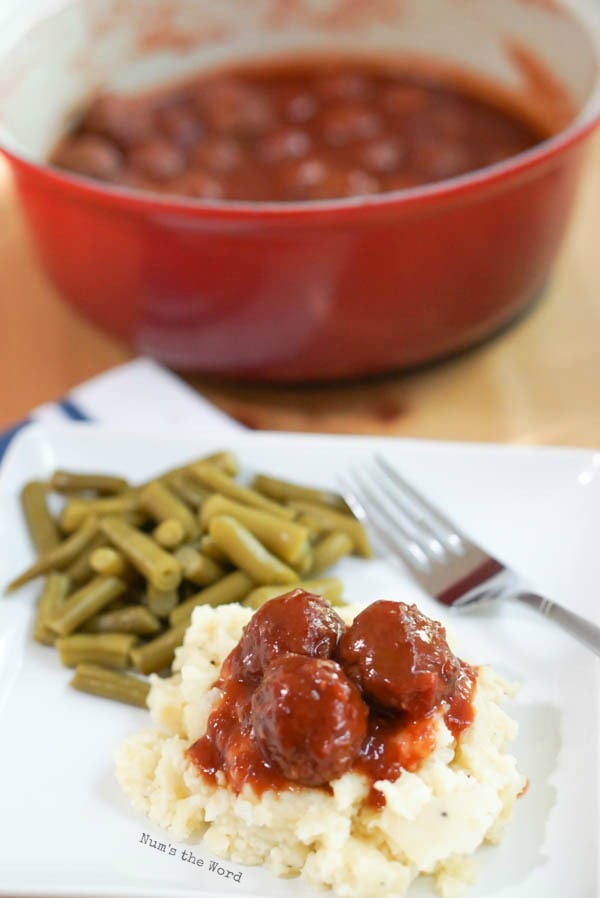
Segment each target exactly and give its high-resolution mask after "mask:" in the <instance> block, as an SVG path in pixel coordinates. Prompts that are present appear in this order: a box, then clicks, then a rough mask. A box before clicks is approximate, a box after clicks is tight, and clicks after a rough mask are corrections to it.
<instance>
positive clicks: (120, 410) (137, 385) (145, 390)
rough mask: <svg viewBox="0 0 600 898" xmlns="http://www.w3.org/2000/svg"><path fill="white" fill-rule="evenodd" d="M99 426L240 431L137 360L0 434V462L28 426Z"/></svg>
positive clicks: (155, 367)
mask: <svg viewBox="0 0 600 898" xmlns="http://www.w3.org/2000/svg"><path fill="white" fill-rule="evenodd" d="M65 420H71V421H99V422H102V423H103V424H109V425H113V426H115V427H119V428H126V429H128V430H135V429H138V430H144V429H146V428H148V429H150V428H152V429H154V428H160V427H163V426H164V427H169V428H172V429H173V430H178V431H183V430H203V429H206V428H210V429H211V430H212V431H215V430H222V431H223V432H224V433H232V432H234V431H239V430H243V429H244V428H243V426H242V425H241V424H238V422H237V421H234V420H233V419H232V418H230V417H229V416H228V415H226V414H225V413H224V412H222V411H220V409H218V408H216V407H215V406H214V405H213V404H212V403H210V402H208V400H207V399H205V398H204V397H203V396H202V395H201V394H200V393H197V392H196V391H195V390H193V389H192V388H191V387H189V386H188V385H187V384H186V383H184V382H183V381H182V380H180V379H179V378H178V377H177V376H176V375H175V374H172V373H171V372H170V371H167V369H166V368H163V367H162V366H161V365H159V364H158V363H157V362H153V361H152V360H151V359H146V358H138V359H134V361H132V362H127V363H126V364H124V365H119V366H118V367H117V368H111V369H110V370H109V371H105V372H104V373H103V374H99V375H98V376H97V377H93V378H92V379H91V380H88V381H86V382H85V383H83V384H80V385H79V386H77V387H75V388H74V389H73V390H71V391H70V392H69V393H68V395H67V396H65V397H63V398H62V399H58V400H57V401H56V402H48V403H45V404H44V405H41V406H39V407H38V408H35V409H33V411H32V412H31V413H30V414H29V415H28V417H27V418H25V419H24V420H23V421H20V422H19V423H18V424H15V425H14V426H13V427H11V428H10V429H9V430H6V431H4V433H0V459H1V458H2V456H3V454H4V452H5V451H6V449H7V448H8V445H9V443H10V441H11V440H12V438H13V437H14V436H15V434H16V433H18V432H19V430H21V429H22V428H23V427H26V426H27V425H28V424H30V423H31V422H33V421H47V422H52V421H65Z"/></svg>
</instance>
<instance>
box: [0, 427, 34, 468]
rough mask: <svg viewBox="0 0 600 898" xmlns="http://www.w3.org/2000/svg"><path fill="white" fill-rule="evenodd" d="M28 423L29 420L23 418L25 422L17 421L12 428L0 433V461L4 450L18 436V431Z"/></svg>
mask: <svg viewBox="0 0 600 898" xmlns="http://www.w3.org/2000/svg"><path fill="white" fill-rule="evenodd" d="M29 423H30V419H29V418H25V420H23V421H19V423H18V424H14V425H13V426H12V427H9V428H8V430H4V431H2V433H0V460H1V459H2V456H3V455H4V453H5V452H6V450H7V449H8V447H9V445H10V443H11V441H12V438H13V437H15V436H16V435H17V434H18V432H19V431H20V430H22V429H23V428H24V427H26V426H27V424H29Z"/></svg>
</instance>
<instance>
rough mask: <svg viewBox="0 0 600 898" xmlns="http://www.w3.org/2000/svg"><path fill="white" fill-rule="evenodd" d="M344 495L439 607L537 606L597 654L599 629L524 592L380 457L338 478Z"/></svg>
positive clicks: (516, 578)
mask: <svg viewBox="0 0 600 898" xmlns="http://www.w3.org/2000/svg"><path fill="white" fill-rule="evenodd" d="M340 483H341V486H342V494H343V496H344V499H345V500H346V502H347V504H348V506H349V507H350V509H351V510H352V512H353V513H354V514H355V516H356V517H357V518H358V519H359V520H360V521H361V522H362V523H363V524H365V525H366V526H367V528H368V529H370V531H371V533H372V534H374V535H375V538H376V541H377V542H379V543H380V544H382V545H383V546H384V547H385V549H387V550H388V551H389V552H390V553H391V554H392V555H393V556H395V557H399V558H400V559H401V560H402V561H404V563H405V564H406V566H407V567H408V568H409V570H410V571H411V573H412V575H413V576H414V578H415V579H416V580H417V581H418V583H420V585H421V586H422V587H423V588H424V590H425V591H426V592H427V593H428V594H429V595H430V596H432V597H433V598H434V599H437V601H438V602H442V603H443V604H444V605H455V606H464V605H473V604H474V603H477V602H482V601H484V600H486V599H508V598H510V599H514V600H516V601H518V602H522V603H523V604H525V605H529V606H530V607H531V608H535V610H536V611H539V612H540V613H541V614H543V615H544V617H547V618H549V619H550V620H552V621H554V622H555V623H556V624H558V625H559V626H560V627H562V628H563V629H564V630H566V631H567V632H568V633H570V634H571V636H574V637H575V638H576V639H578V640H579V641H580V642H582V643H583V644H584V645H585V646H587V648H589V649H591V650H592V651H593V652H595V654H596V655H600V627H598V626H596V625H595V624H594V623H592V622H591V621H588V620H586V619H585V618H583V617H580V616H579V615H578V614H575V613H574V612H573V611H569V610H568V609H567V608H564V607H563V606H562V605H559V604H558V603H557V602H553V601H552V600H551V599H546V598H544V597H543V596H540V595H537V594H536V593H534V592H529V591H528V590H527V589H526V588H525V586H524V583H523V580H522V579H521V578H520V577H519V575H518V574H517V573H516V572H515V571H513V570H511V569H510V568H508V567H507V566H506V565H505V564H503V563H502V562H501V561H499V560H498V559H497V558H494V556H493V555H490V554H489V553H488V552H486V551H485V549H483V548H482V547H481V546H479V545H477V543H475V542H474V541H473V540H472V539H471V538H470V537H468V536H467V535H466V534H465V533H464V532H463V531H462V530H461V529H460V528H459V527H457V525H456V524H455V523H454V522H453V521H451V520H450V518H449V517H447V516H446V515H445V514H443V513H442V512H441V511H440V510H439V509H438V508H436V507H435V506H434V505H432V503H431V502H430V501H429V500H428V499H426V498H425V497H424V496H422V495H421V494H420V493H418V492H417V490H416V489H415V488H414V487H413V486H411V485H410V484H409V483H408V482H407V481H406V480H405V479H404V478H403V477H402V476H401V475H400V474H399V473H398V471H397V470H396V469H395V468H394V467H393V466H392V465H391V464H390V463H389V461H387V460H386V459H385V458H384V457H382V456H380V455H376V456H375V458H374V461H373V464H372V465H370V466H368V467H363V468H362V469H361V470H357V469H355V470H353V471H352V472H350V473H349V474H347V475H345V476H344V477H341V478H340Z"/></svg>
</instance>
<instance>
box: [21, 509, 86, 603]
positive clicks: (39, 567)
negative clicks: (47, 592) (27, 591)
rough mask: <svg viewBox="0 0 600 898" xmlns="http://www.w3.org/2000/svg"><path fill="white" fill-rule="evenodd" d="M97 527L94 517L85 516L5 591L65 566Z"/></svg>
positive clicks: (84, 545)
mask: <svg viewBox="0 0 600 898" xmlns="http://www.w3.org/2000/svg"><path fill="white" fill-rule="evenodd" d="M97 528H98V522H97V520H96V518H95V517H93V516H90V517H89V518H86V520H85V521H84V522H83V524H82V525H81V527H80V528H79V530H76V531H75V533H72V534H71V536H70V537H69V538H68V539H65V540H64V541H63V542H62V543H61V544H60V545H59V546H56V548H54V549H49V551H48V552H45V553H44V555H40V557H39V558H38V559H37V561H35V562H34V563H33V564H32V565H31V566H30V567H28V568H27V570H25V571H23V573H22V574H19V576H18V577H16V578H15V579H14V580H13V581H12V582H11V583H9V584H8V586H7V587H6V591H7V592H14V590H15V589H18V588H19V587H20V586H23V585H24V584H25V583H29V581H30V580H35V578H36V577H41V576H42V574H47V573H48V572H49V571H53V570H57V569H58V570H63V569H64V568H66V567H67V566H68V565H69V564H71V562H72V561H74V560H75V559H76V558H77V556H78V555H79V554H80V553H81V552H83V550H84V549H85V548H86V546H87V545H89V543H90V542H91V541H92V539H93V538H94V536H95V534H96V532H97Z"/></svg>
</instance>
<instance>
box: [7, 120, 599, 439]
mask: <svg viewBox="0 0 600 898" xmlns="http://www.w3.org/2000/svg"><path fill="white" fill-rule="evenodd" d="M598 234H600V135H598V136H597V137H596V138H595V140H594V142H593V143H592V145H591V148H590V154H589V158H588V164H587V170H586V173H585V177H584V179H583V182H582V188H581V191H580V196H579V200H578V204H577V207H576V210H575V214H574V216H573V219H572V222H571V226H570V229H569V233H568V236H567V239H566V242H565V244H564V247H563V250H562V252H561V254H560V257H559V259H558V262H557V265H556V267H555V270H554V273H553V276H552V279H551V282H550V284H549V286H548V289H547V291H546V295H545V296H544V297H543V301H542V302H540V303H538V305H536V306H535V307H534V308H533V309H532V310H531V312H530V313H529V314H528V315H527V316H526V317H525V318H524V319H523V320H521V321H520V322H519V323H518V324H517V325H516V326H514V327H513V328H512V329H510V330H509V331H507V332H505V333H503V334H502V335H500V336H499V337H497V338H496V339H494V340H492V341H491V342H488V343H487V344H486V345H484V346H482V347H479V348H478V349H476V350H473V351H471V352H469V353H466V354H464V355H462V356H461V357H459V358H456V359H454V360H452V361H450V362H447V363H445V364H443V365H438V366H436V367H432V368H429V369H428V370H424V371H421V372H418V373H414V374H410V375H406V376H398V377H394V378H390V379H386V380H382V381H380V382H378V383H375V384H364V385H360V386H356V385H352V386H339V387H332V388H324V389H318V390H316V389H302V390H296V389H285V390H284V389H276V388H269V389H267V388H261V389H256V388H254V389H250V388H242V387H236V388H234V387H215V386H214V385H207V384H205V383H202V382H197V383H196V385H197V386H199V387H200V388H201V389H202V391H203V392H204V394H205V395H206V396H208V398H209V399H211V400H213V401H214V402H215V403H217V404H218V405H219V406H221V407H222V408H223V409H224V410H225V411H227V412H229V413H230V414H232V415H234V416H235V417H237V418H238V419H239V420H241V421H243V422H244V423H246V424H248V425H249V426H251V427H254V428H260V429H274V430H298V431H331V432H335V433H380V434H395V435H399V436H406V437H430V438H437V439H460V440H463V439H464V440H482V441H497V442H511V443H548V444H562V445H579V446H592V447H600V243H599V240H598ZM130 357H131V352H130V350H129V349H128V348H127V347H125V346H123V345H121V344H119V343H118V342H117V341H115V340H113V339H111V338H110V337H108V336H106V335H104V334H102V333H101V332H99V331H98V330H97V329H96V328H95V327H93V326H92V325H90V324H88V323H87V322H86V321H83V320H82V319H81V318H79V317H78V316H77V314H76V313H75V312H74V311H72V310H71V309H70V308H68V307H67V306H66V305H64V304H63V303H62V302H61V300H60V298H59V295H58V293H57V291H56V290H55V289H54V287H53V286H52V285H51V284H50V283H49V282H48V280H47V278H46V277H45V275H44V273H43V272H42V270H41V268H40V267H39V265H38V264H37V262H36V260H35V258H34V255H33V253H32V250H31V246H30V244H29V241H28V239H27V236H26V234H25V231H24V227H23V222H22V220H21V217H20V214H19V211H18V208H17V204H16V199H15V195H14V192H13V190H12V185H11V181H10V175H9V172H8V170H7V168H6V166H5V164H4V163H3V162H1V161H0V384H1V385H2V386H1V387H0V428H1V427H3V426H6V425H8V424H10V423H11V422H13V421H15V420H17V419H19V418H20V417H22V416H23V415H24V414H26V413H27V412H28V411H29V410H30V409H31V408H32V407H34V406H35V405H38V404H39V403H42V402H45V401H47V400H50V399H53V398H56V397H57V396H60V395H62V394H64V393H65V392H66V391H67V390H68V389H69V388H70V387H72V386H74V385H75V384H77V383H79V382H81V381H83V380H85V379H87V378H88V377H90V376H92V375H93V374H97V373H98V372H100V371H103V370H105V369H106V368H109V367H110V366H112V365H116V364H118V363H120V362H123V361H125V360H127V359H128V358H130Z"/></svg>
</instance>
